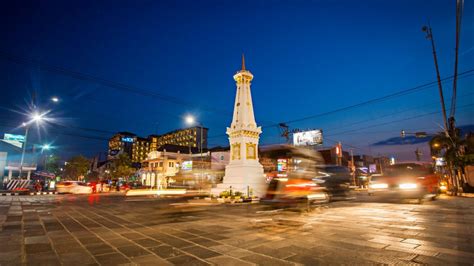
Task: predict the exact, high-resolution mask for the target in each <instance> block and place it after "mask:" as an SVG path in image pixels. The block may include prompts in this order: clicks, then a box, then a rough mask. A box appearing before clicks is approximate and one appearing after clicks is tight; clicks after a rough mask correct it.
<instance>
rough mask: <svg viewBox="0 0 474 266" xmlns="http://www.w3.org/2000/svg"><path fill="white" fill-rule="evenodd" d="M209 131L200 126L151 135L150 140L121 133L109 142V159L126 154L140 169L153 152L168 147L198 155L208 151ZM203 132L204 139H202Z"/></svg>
mask: <svg viewBox="0 0 474 266" xmlns="http://www.w3.org/2000/svg"><path fill="white" fill-rule="evenodd" d="M207 131H208V129H207V128H205V127H203V128H202V129H201V127H200V126H196V127H191V128H185V129H179V130H175V131H171V132H168V133H165V134H163V135H149V136H148V138H142V137H138V136H137V135H135V134H133V133H130V132H119V133H117V134H115V135H114V136H112V137H111V138H110V140H109V150H108V159H109V160H111V159H114V158H116V157H117V156H118V155H119V154H121V153H126V154H127V155H128V156H129V158H130V160H131V161H132V164H133V165H134V166H135V167H137V168H139V167H140V163H142V162H143V161H144V160H146V159H147V156H148V154H149V153H150V152H152V151H157V150H159V149H160V147H164V146H166V145H176V146H180V147H182V149H186V153H196V152H197V151H199V150H200V148H201V140H202V149H203V150H206V149H207ZM201 132H202V137H201Z"/></svg>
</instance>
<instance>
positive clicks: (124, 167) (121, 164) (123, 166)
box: [110, 153, 135, 179]
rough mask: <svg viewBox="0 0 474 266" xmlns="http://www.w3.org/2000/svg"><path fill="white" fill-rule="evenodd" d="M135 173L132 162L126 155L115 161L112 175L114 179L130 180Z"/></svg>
mask: <svg viewBox="0 0 474 266" xmlns="http://www.w3.org/2000/svg"><path fill="white" fill-rule="evenodd" d="M134 173H135V169H134V168H133V167H132V162H131V160H130V158H129V157H128V155H127V154H126V153H122V154H120V155H119V156H118V158H117V159H115V161H114V164H113V169H112V172H111V173H110V174H111V177H112V178H114V179H115V178H120V177H122V178H125V179H128V178H129V177H130V176H132V175H133V174H134Z"/></svg>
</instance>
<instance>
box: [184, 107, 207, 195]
mask: <svg viewBox="0 0 474 266" xmlns="http://www.w3.org/2000/svg"><path fill="white" fill-rule="evenodd" d="M186 123H187V124H188V125H193V124H197V125H198V126H199V127H200V130H201V132H200V141H199V155H200V158H201V178H200V186H199V187H200V188H201V186H202V179H203V171H204V165H203V164H204V162H203V159H202V131H203V130H202V128H203V126H202V124H201V123H200V122H199V121H196V119H195V118H194V116H191V115H188V116H186Z"/></svg>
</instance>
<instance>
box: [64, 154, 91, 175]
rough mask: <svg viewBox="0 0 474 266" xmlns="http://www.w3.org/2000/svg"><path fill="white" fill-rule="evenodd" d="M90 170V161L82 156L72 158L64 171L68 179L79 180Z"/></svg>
mask: <svg viewBox="0 0 474 266" xmlns="http://www.w3.org/2000/svg"><path fill="white" fill-rule="evenodd" d="M89 168H90V161H89V159H87V158H86V157H84V156H82V155H78V156H74V157H72V158H71V159H70V160H69V161H68V162H67V163H66V167H65V169H64V176H65V177H66V178H68V179H74V180H79V179H80V177H81V176H82V178H83V177H84V176H85V175H86V174H87V172H88V171H89Z"/></svg>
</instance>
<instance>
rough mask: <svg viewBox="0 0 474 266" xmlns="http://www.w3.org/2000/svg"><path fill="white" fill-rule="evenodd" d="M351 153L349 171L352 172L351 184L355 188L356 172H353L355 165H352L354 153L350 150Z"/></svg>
mask: <svg viewBox="0 0 474 266" xmlns="http://www.w3.org/2000/svg"><path fill="white" fill-rule="evenodd" d="M350 151H351V171H352V183H353V185H354V186H356V185H357V184H356V177H355V176H356V171H355V165H354V151H353V149H350Z"/></svg>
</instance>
